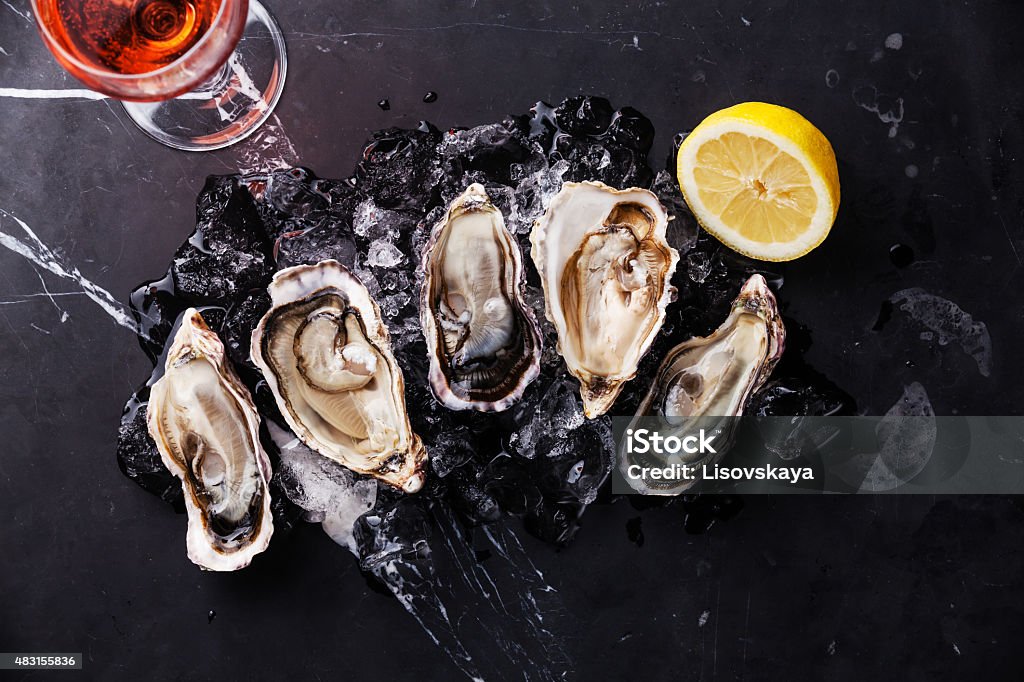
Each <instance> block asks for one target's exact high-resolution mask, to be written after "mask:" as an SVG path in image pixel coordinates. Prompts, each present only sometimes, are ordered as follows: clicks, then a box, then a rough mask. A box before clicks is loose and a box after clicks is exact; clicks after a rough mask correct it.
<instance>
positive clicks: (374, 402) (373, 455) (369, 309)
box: [250, 260, 426, 493]
mask: <svg viewBox="0 0 1024 682" xmlns="http://www.w3.org/2000/svg"><path fill="white" fill-rule="evenodd" d="M267 291H268V292H269V293H270V298H271V303H272V305H271V308H270V310H269V311H267V313H266V315H264V316H263V319H261V320H260V322H259V324H258V325H257V326H256V329H254V330H253V333H252V345H251V347H250V353H251V355H252V361H253V362H254V363H256V365H257V366H258V367H259V368H260V369H261V370H262V371H263V376H264V377H265V378H266V380H267V384H268V385H269V387H270V390H271V391H272V392H273V394H274V398H275V399H276V401H277V406H278V407H279V408H280V410H281V414H282V415H284V418H285V420H286V421H287V422H288V425H289V426H290V427H291V428H292V431H294V432H295V435H297V436H298V437H299V439H300V440H301V441H302V442H303V443H305V444H306V445H308V446H309V447H311V448H312V449H314V450H316V451H317V452H319V453H320V454H321V455H324V456H325V457H329V458H330V459H333V460H334V461H336V462H339V463H340V464H342V465H344V466H346V467H348V468H349V469H351V470H352V471H355V472H357V473H360V474H369V475H371V476H375V477H376V478H379V479H380V480H382V481H384V482H386V483H389V484H391V485H393V486H396V487H398V488H401V489H402V490H404V491H405V492H408V493H414V492H416V491H418V490H419V489H420V488H421V487H422V486H423V482H424V480H425V478H426V476H425V474H424V470H423V469H424V466H425V463H426V451H425V450H424V448H423V444H422V443H421V442H420V439H419V437H418V436H417V435H416V434H415V433H413V430H412V427H411V426H410V424H409V415H408V413H407V412H406V409H405V381H404V379H403V377H402V370H401V368H400V367H399V366H398V363H397V362H396V361H395V357H394V355H393V354H392V353H391V343H390V340H389V336H388V330H387V328H386V327H385V326H384V323H383V321H382V320H381V317H380V309H379V308H378V307H377V304H376V303H375V302H374V301H373V299H372V298H370V294H369V292H368V291H367V290H366V287H365V286H363V283H362V282H360V281H359V279H358V278H357V277H356V276H355V275H353V274H352V273H351V272H349V271H348V269H347V268H345V266H343V265H342V264H341V263H339V262H337V261H334V260H325V261H321V262H320V263H318V264H316V265H297V266H295V267H291V268H286V269H284V270H281V271H280V272H278V273H277V274H276V275H274V280H273V281H272V282H271V284H270V286H269V287H268V289H267Z"/></svg>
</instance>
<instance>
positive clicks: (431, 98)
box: [423, 90, 437, 104]
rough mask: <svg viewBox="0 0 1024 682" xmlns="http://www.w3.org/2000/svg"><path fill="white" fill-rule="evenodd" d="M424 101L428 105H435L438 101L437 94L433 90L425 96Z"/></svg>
mask: <svg viewBox="0 0 1024 682" xmlns="http://www.w3.org/2000/svg"><path fill="white" fill-rule="evenodd" d="M423 101H424V102H426V103H427V104H433V103H434V102H436V101H437V93H436V92H434V91H433V90H431V91H430V92H428V93H427V94H425V95H423Z"/></svg>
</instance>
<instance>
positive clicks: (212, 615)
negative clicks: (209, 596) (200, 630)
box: [206, 609, 217, 623]
mask: <svg viewBox="0 0 1024 682" xmlns="http://www.w3.org/2000/svg"><path fill="white" fill-rule="evenodd" d="M216 617H217V612H216V611H214V610H213V609H210V612H209V613H208V614H206V622H207V623H212V622H213V619H214V618H216Z"/></svg>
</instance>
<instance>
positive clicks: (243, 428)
mask: <svg viewBox="0 0 1024 682" xmlns="http://www.w3.org/2000/svg"><path fill="white" fill-rule="evenodd" d="M147 423H148V427H149V433H150V435H152V436H153V440H154V441H156V446H157V449H158V450H159V452H160V458H161V459H162V460H163V463H164V465H165V466H166V467H167V468H168V469H169V470H170V471H171V473H173V474H174V475H175V476H177V477H178V478H180V479H181V487H182V491H183V492H184V496H185V509H186V511H187V512H188V533H187V534H186V543H185V544H186V547H187V550H188V557H189V559H191V560H192V561H193V562H194V563H196V564H198V565H199V566H202V567H203V568H205V569H209V570H212V571H234V570H237V569H240V568H244V567H245V566H248V565H249V562H250V561H252V558H253V557H254V556H255V555H257V554H259V553H260V552H262V551H263V550H265V549H266V548H267V545H268V544H269V543H270V536H271V534H272V533H273V532H274V522H273V517H272V515H271V513H270V491H269V485H270V477H271V468H270V460H269V459H267V454H266V452H264V450H263V447H262V446H261V445H260V439H259V425H260V418H259V415H258V414H257V412H256V407H255V405H254V404H253V401H252V397H251V396H250V395H249V391H248V389H246V387H245V386H244V385H243V384H242V382H241V380H240V379H239V378H238V375H237V374H235V371H234V369H232V367H231V365H230V363H229V361H228V360H227V358H226V357H225V355H224V344H223V343H221V340H220V339H219V338H218V337H217V334H216V333H215V332H213V331H212V330H211V329H210V328H209V327H207V326H206V322H205V321H204V320H203V317H202V315H200V314H199V312H197V311H196V309H195V308H189V309H188V310H186V311H185V313H184V314H183V315H182V317H181V322H180V326H179V327H178V331H177V333H176V334H175V335H174V340H173V341H172V342H171V346H170V348H169V349H168V351H167V360H166V362H165V365H164V374H163V376H162V377H160V379H159V380H157V381H156V383H154V384H153V387H152V388H151V390H150V398H149V406H148V408H147Z"/></svg>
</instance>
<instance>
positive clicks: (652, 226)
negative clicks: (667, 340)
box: [530, 182, 679, 419]
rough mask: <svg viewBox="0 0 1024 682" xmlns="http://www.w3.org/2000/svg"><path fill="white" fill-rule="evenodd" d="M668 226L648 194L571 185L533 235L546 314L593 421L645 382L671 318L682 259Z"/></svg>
mask: <svg viewBox="0 0 1024 682" xmlns="http://www.w3.org/2000/svg"><path fill="white" fill-rule="evenodd" d="M667 224H668V216H667V214H666V213H665V209H664V207H662V205H661V204H660V203H659V202H658V199H657V198H656V197H655V196H654V194H652V193H651V192H648V191H647V190H644V189H635V188H634V189H626V190H616V189H612V188H611V187H608V186H607V185H604V184H602V183H600V182H582V183H577V182H567V183H565V185H564V186H563V187H562V190H561V191H560V192H559V193H558V194H557V195H556V196H555V198H554V199H552V200H551V204H550V205H549V206H548V210H547V212H546V213H545V214H544V216H543V217H542V218H541V219H540V220H539V221H538V222H537V224H536V225H535V226H534V228H533V232H532V234H531V235H530V240H531V242H532V244H533V249H532V251H531V253H532V256H533V261H534V263H535V264H536V266H537V270H538V271H539V272H540V276H541V282H542V284H543V286H544V299H545V301H546V303H547V308H546V309H547V317H548V319H549V320H551V323H552V324H553V325H554V326H555V331H556V332H557V333H558V350H559V352H561V354H562V357H564V358H565V364H566V365H567V366H568V368H569V371H570V372H571V373H572V375H573V376H575V377H576V378H577V379H579V381H580V394H581V395H582V396H583V409H584V413H585V414H586V416H587V417H589V418H591V419H592V418H594V417H598V416H600V415H602V414H604V413H605V412H606V411H607V410H608V408H610V407H611V405H612V403H614V402H615V399H616V398H617V397H618V395H619V392H620V391H621V390H622V386H623V384H625V382H627V381H629V380H630V379H632V378H633V377H634V376H636V370H637V365H638V364H639V363H640V358H641V357H643V354H644V353H645V352H647V349H648V348H649V347H650V345H651V342H652V341H653V340H654V337H655V336H656V335H657V333H658V330H659V329H660V328H661V323H662V322H663V321H664V319H665V308H666V306H667V305H668V304H669V301H670V300H671V299H672V296H673V294H674V290H673V289H672V287H671V286H670V285H669V281H670V280H671V278H672V273H673V272H674V271H675V269H676V263H677V262H678V261H679V254H678V253H677V252H676V250H675V249H673V248H672V247H670V246H669V245H668V242H666V241H665V229H666V226H667Z"/></svg>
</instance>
